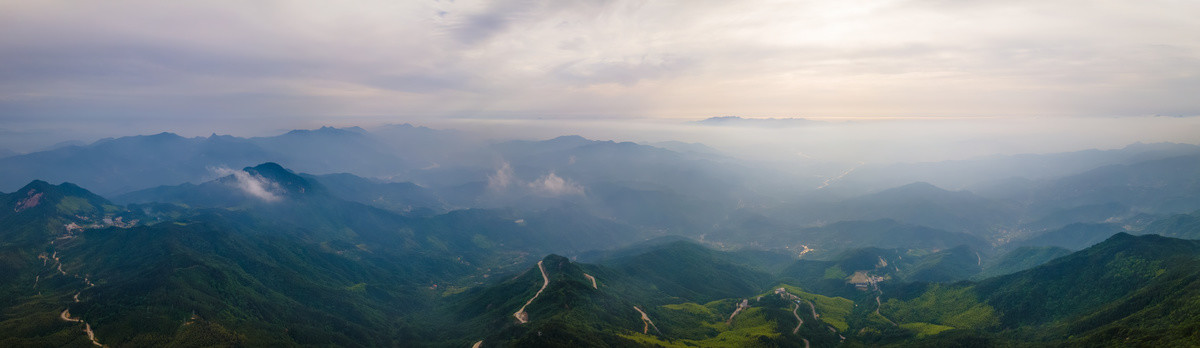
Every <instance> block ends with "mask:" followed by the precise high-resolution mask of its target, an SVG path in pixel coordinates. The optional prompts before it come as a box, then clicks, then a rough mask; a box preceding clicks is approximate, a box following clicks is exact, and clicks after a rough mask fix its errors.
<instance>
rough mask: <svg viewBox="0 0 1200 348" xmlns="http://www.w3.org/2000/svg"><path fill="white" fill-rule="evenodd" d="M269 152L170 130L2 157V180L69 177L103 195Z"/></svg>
mask: <svg viewBox="0 0 1200 348" xmlns="http://www.w3.org/2000/svg"><path fill="white" fill-rule="evenodd" d="M269 157H271V155H270V154H269V153H268V152H267V151H266V150H263V149H262V148H260V147H258V146H257V145H255V144H253V143H251V142H249V141H247V140H245V139H240V138H233V137H228V136H215V135H214V136H212V137H209V138H183V137H180V136H178V135H175V134H171V133H160V134H156V135H143V136H133V137H124V138H119V139H104V140H99V141H97V142H95V143H92V144H91V145H88V146H82V147H80V146H68V147H64V148H58V149H54V150H49V151H43V152H34V153H29V154H25V155H20V156H14V157H8V158H3V159H0V183H4V184H5V185H13V184H16V183H24V182H29V181H32V180H35V179H44V180H52V181H70V182H75V183H79V184H81V185H83V186H85V187H90V188H93V189H94V190H97V191H99V192H101V193H102V194H108V193H117V192H128V191H132V190H136V189H141V188H146V187H153V186H157V185H166V184H178V183H181V182H188V181H197V180H198V179H200V178H203V177H205V176H209V175H211V174H210V173H211V171H210V169H209V168H216V167H229V166H244V165H248V164H251V163H256V162H265V161H266V160H268V158H269Z"/></svg>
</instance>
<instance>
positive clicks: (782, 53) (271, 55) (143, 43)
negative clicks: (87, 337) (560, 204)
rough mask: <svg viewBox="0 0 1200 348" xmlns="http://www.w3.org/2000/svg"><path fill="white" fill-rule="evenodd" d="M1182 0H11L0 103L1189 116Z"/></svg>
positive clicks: (68, 119)
mask: <svg viewBox="0 0 1200 348" xmlns="http://www.w3.org/2000/svg"><path fill="white" fill-rule="evenodd" d="M1197 12H1200V3H1198V2H1189V1H1158V0H1148V1H1147V2H1106V3H1104V4H1085V3H1081V2H1075V1H1003V2H986V1H936V0H935V1H928V0H921V1H870V2H864V1H835V2H819V1H818V2H811V1H808V2H789V1H776V0H748V1H746V2H722V1H641V0H597V1H553V0H500V1H474V0H460V1H370V0H368V1H362V2H355V3H353V4H336V5H333V4H323V3H314V2H271V1H268V2H187V1H183V2H180V1H165V2H152V1H112V2H103V3H79V2H75V1H60V0H45V1H8V2H0V23H4V24H3V29H4V33H5V34H8V35H0V61H2V62H4V64H0V120H3V122H5V123H14V124H15V123H18V122H20V123H22V124H21V127H19V128H37V127H39V126H41V125H45V126H47V127H50V126H53V125H59V124H81V123H83V122H89V123H90V126H97V125H104V124H109V123H112V122H111V121H112V119H113V118H115V117H118V116H119V117H123V118H124V119H123V120H122V121H123V122H125V123H126V124H128V125H137V126H141V127H147V126H145V125H147V124H153V125H154V126H156V128H157V129H146V130H147V131H149V130H161V129H162V128H164V126H162V125H163V124H166V125H170V124H171V122H189V120H197V119H202V120H205V122H197V123H198V124H203V125H207V127H215V128H213V129H206V130H204V131H203V132H205V133H207V132H212V131H218V132H221V131H226V130H227V129H229V128H232V127H234V126H239V127H241V125H242V124H243V123H240V122H239V121H244V119H250V118H253V119H254V120H255V122H260V123H263V124H264V125H262V126H260V127H259V128H261V129H268V130H273V129H276V128H298V127H294V125H295V124H296V123H299V122H312V123H315V124H316V125H320V124H322V123H328V120H329V119H342V118H348V117H352V116H351V115H353V116H354V117H363V118H364V119H369V117H375V118H374V119H373V120H375V121H376V122H380V123H384V122H387V121H395V120H396V119H395V118H417V117H421V118H428V119H446V118H451V117H476V118H511V117H515V116H532V117H545V118H599V117H622V118H634V117H650V118H654V117H675V118H683V117H688V118H704V117H708V116H714V115H744V116H747V117H788V116H804V117H826V116H834V117H884V116H955V117H959V116H971V117H975V116H988V117H997V116H1005V117H1009V116H1030V117H1035V116H1036V117H1046V116H1085V117H1086V116H1092V117H1094V116H1138V115H1197V114H1200V99H1197V98H1195V97H1194V96H1195V95H1196V93H1197V91H1200V50H1198V49H1197V48H1198V47H1200V36H1197V35H1180V34H1179V33H1188V32H1200V21H1195V20H1194V18H1192V17H1193V16H1190V14H1193V13H1197ZM1065 13H1066V14H1070V15H1069V16H1064V15H1063V14H1065ZM214 117H218V119H217V120H216V121H214V122H210V121H209V120H210V119H212V118H214ZM384 118H392V119H390V120H383V121H380V120H381V119H384ZM314 120H317V121H314ZM320 120H324V121H326V122H320ZM288 122H291V123H290V124H288ZM219 123H224V124H223V125H221V124H219ZM281 124H286V125H281ZM122 126H124V125H122ZM168 127H169V126H168ZM6 128H13V127H6Z"/></svg>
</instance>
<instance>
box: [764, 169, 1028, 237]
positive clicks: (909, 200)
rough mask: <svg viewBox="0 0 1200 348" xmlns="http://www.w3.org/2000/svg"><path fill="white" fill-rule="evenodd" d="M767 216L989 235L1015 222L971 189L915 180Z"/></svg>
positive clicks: (789, 207)
mask: <svg viewBox="0 0 1200 348" xmlns="http://www.w3.org/2000/svg"><path fill="white" fill-rule="evenodd" d="M768 214H769V216H772V217H774V218H777V219H780V220H782V221H789V222H792V223H796V224H801V225H813V224H816V225H823V224H829V223H833V222H837V221H847V220H877V219H892V220H896V221H900V222H903V223H908V224H914V225H921V226H928V227H932V228H935V229H940V230H945V231H950V232H963V233H968V234H973V235H976V236H980V237H984V238H990V237H992V236H993V235H994V234H995V233H997V231H998V230H999V229H1001V227H1004V226H1005V225H1006V224H1009V223H1011V221H1013V220H1015V218H1016V216H1017V211H1016V210H1015V209H1013V208H1012V207H1010V206H1008V205H1006V204H1003V203H1001V202H997V201H993V200H990V199H987V198H983V197H980V196H978V195H975V194H973V193H970V192H966V191H947V190H943V189H941V188H938V187H936V186H933V185H930V184H928V183H922V182H917V183H911V184H908V185H904V186H900V187H895V188H891V189H887V190H884V191H880V192H877V193H873V194H869V195H865V196H859V197H855V198H850V199H846V200H841V201H833V202H830V201H820V200H812V201H805V202H802V203H795V204H791V205H783V206H781V207H780V208H777V209H775V210H773V211H771V212H769V213H768Z"/></svg>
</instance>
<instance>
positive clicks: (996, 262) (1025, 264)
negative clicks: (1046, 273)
mask: <svg viewBox="0 0 1200 348" xmlns="http://www.w3.org/2000/svg"><path fill="white" fill-rule="evenodd" d="M1070 253H1071V250H1069V249H1066V248H1060V247H1054V246H1038V247H1029V246H1025V247H1019V248H1016V249H1013V250H1012V251H1009V252H1007V253H1005V254H1004V255H1000V256H999V257H996V258H993V259H991V260H988V262H986V263H984V265H983V270H982V271H981V272H980V273H979V274H976V275H975V276H974V277H972V278H974V279H985V278H991V277H995V276H1001V275H1006V274H1010V273H1016V272H1020V271H1024V270H1027V269H1030V268H1033V267H1037V266H1039V265H1041V264H1044V263H1046V262H1050V260H1053V259H1056V258H1059V257H1062V256H1066V255H1068V254H1070Z"/></svg>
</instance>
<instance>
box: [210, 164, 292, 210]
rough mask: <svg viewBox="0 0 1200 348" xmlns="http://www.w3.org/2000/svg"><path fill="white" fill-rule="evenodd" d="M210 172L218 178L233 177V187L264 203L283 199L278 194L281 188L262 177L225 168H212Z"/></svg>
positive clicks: (281, 190)
mask: <svg viewBox="0 0 1200 348" xmlns="http://www.w3.org/2000/svg"><path fill="white" fill-rule="evenodd" d="M212 171H213V172H215V173H217V175H219V176H229V175H233V178H234V182H233V183H232V186H233V187H235V188H237V189H239V190H242V192H244V193H246V194H247V195H250V196H253V197H255V198H258V199H261V200H263V201H264V202H278V201H280V200H282V199H283V197H282V196H280V195H279V194H278V193H281V192H283V187H281V186H279V184H278V183H276V182H274V181H271V180H268V179H267V178H264V177H262V176H259V175H255V174H250V173H247V172H245V171H242V170H234V169H230V168H225V167H220V168H212Z"/></svg>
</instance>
